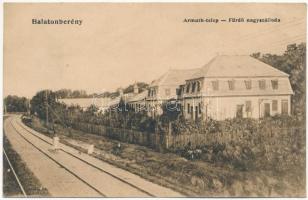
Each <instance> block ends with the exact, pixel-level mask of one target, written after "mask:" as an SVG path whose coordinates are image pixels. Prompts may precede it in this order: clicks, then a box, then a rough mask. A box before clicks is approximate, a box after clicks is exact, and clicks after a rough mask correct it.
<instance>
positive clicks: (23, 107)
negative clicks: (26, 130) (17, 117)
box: [4, 95, 29, 112]
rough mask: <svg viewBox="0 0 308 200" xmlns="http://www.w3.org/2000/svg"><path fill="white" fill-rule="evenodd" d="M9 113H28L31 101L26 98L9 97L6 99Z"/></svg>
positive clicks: (5, 102)
mask: <svg viewBox="0 0 308 200" xmlns="http://www.w3.org/2000/svg"><path fill="white" fill-rule="evenodd" d="M4 104H5V106H6V111H7V112H27V111H28V109H29V106H28V104H29V100H28V99H27V98H25V97H18V96H12V95H9V96H7V97H6V98H5V99H4Z"/></svg>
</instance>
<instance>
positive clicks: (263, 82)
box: [259, 80, 266, 90]
mask: <svg viewBox="0 0 308 200" xmlns="http://www.w3.org/2000/svg"><path fill="white" fill-rule="evenodd" d="M265 87H266V84H265V80H259V88H260V89H261V90H265Z"/></svg>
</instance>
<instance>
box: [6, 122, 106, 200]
mask: <svg viewBox="0 0 308 200" xmlns="http://www.w3.org/2000/svg"><path fill="white" fill-rule="evenodd" d="M10 123H11V125H12V127H13V128H14V130H15V131H16V133H17V134H18V135H20V136H21V137H22V138H23V139H24V140H25V141H27V142H28V143H29V144H31V145H32V146H33V147H34V148H36V149H37V150H38V151H40V152H41V153H43V154H44V155H45V156H47V157H48V158H49V159H50V160H52V161H54V162H55V163H56V164H58V165H59V166H60V167H62V168H63V169H65V170H66V171H68V172H69V173H70V174H72V175H73V176H75V177H76V178H77V179H79V180H80V181H81V182H83V183H84V184H86V185H87V186H89V187H90V188H91V189H93V190H95V191H96V192H97V193H99V194H100V195H102V196H103V197H107V196H106V195H105V194H104V193H102V192H101V191H100V190H98V189H97V188H95V187H94V186H92V185H91V184H90V183H88V182H87V181H85V180H83V179H82V178H81V177H79V176H78V175H77V174H76V173H74V172H73V171H71V170H70V169H68V168H67V167H65V166H64V165H63V164H61V163H60V162H58V161H57V160H56V159H54V158H52V157H51V156H50V155H48V154H47V153H45V152H44V151H42V150H41V149H40V148H38V147H37V146H35V145H34V144H33V143H32V142H30V141H29V140H28V139H27V138H26V137H24V136H23V135H22V134H21V133H20V132H19V131H18V130H17V129H16V127H15V126H14V124H13V123H12V120H11V121H10Z"/></svg>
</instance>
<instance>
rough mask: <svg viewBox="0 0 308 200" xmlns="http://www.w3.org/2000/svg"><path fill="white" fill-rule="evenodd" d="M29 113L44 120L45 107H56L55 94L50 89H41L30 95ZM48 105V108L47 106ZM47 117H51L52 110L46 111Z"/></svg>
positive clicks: (45, 115)
mask: <svg viewBox="0 0 308 200" xmlns="http://www.w3.org/2000/svg"><path fill="white" fill-rule="evenodd" d="M30 104H31V110H30V111H31V114H36V115H37V116H38V117H39V118H40V119H43V120H46V117H47V109H53V110H55V109H56V104H57V103H56V94H55V93H54V92H52V91H51V90H42V91H39V92H37V93H36V95H35V96H34V97H32V99H31V101H30ZM47 107H48V108H47ZM48 118H49V119H51V118H52V112H51V110H50V112H48Z"/></svg>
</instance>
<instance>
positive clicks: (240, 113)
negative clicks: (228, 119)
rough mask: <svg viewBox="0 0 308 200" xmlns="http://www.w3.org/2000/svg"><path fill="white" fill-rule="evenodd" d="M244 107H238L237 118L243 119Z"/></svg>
mask: <svg viewBox="0 0 308 200" xmlns="http://www.w3.org/2000/svg"><path fill="white" fill-rule="evenodd" d="M243 107H244V105H237V106H236V117H238V118H242V117H243Z"/></svg>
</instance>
